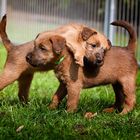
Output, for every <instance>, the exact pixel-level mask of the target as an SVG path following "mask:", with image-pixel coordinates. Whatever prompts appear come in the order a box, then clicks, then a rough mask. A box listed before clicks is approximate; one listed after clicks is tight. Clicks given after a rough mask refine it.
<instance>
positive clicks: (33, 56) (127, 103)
mask: <svg viewBox="0 0 140 140" xmlns="http://www.w3.org/2000/svg"><path fill="white" fill-rule="evenodd" d="M112 24H113V25H116V26H122V27H124V28H126V29H127V31H128V32H129V34H130V39H129V43H128V46H127V47H126V48H122V47H112V48H111V49H110V50H109V51H107V52H106V56H105V58H104V65H103V66H102V67H97V66H95V67H94V65H93V64H92V65H90V63H91V62H92V56H90V55H87V57H85V67H84V68H82V67H79V66H78V65H76V63H75V62H74V59H73V55H72V54H71V53H70V52H69V50H68V49H67V47H64V48H63V49H59V51H58V52H59V54H56V53H55V52H53V51H52V47H51V46H50V45H49V42H48V41H44V42H42V45H43V46H44V47H45V48H44V50H40V48H39V44H40V42H39V44H38V42H36V40H35V49H34V51H33V52H32V53H29V54H28V55H27V61H28V62H29V63H30V64H31V65H33V66H47V65H49V64H50V63H54V61H52V60H53V57H52V58H51V59H50V56H49V55H47V54H53V56H54V58H55V59H56V58H63V61H62V62H61V63H60V64H58V65H57V66H55V67H54V71H55V73H56V76H57V77H58V79H59V81H60V86H59V88H58V90H57V91H56V93H55V95H54V97H53V99H52V103H51V104H50V108H56V107H57V106H58V105H59V103H60V102H61V100H62V99H63V98H64V97H65V96H66V94H68V99H67V111H69V112H73V111H75V110H76V109H77V105H78V101H79V96H80V91H81V89H82V88H89V87H94V86H99V85H106V84H112V86H113V89H114V92H115V95H116V101H115V104H114V105H113V107H111V110H112V109H118V110H119V111H120V110H121V107H122V106H123V109H122V111H121V114H126V113H128V112H129V111H131V110H132V109H133V107H134V105H135V102H136V96H135V80H136V74H137V67H138V66H137V62H136V59H135V57H134V55H135V49H136V34H135V31H134V29H133V28H132V27H131V26H130V25H129V24H128V23H127V22H124V21H116V22H113V23H112ZM82 34H83V35H84V32H83V33H82ZM52 42H55V38H54V40H52ZM61 43H62V44H63V43H64V41H63V40H60V44H61ZM50 47H51V48H50ZM58 48H59V47H58ZM42 56H43V57H42ZM51 56H52V55H51ZM48 60H49V61H48ZM89 60H91V61H89Z"/></svg>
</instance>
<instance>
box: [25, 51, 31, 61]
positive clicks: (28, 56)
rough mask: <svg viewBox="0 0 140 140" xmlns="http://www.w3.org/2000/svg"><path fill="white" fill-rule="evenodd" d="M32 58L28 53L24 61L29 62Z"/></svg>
mask: <svg viewBox="0 0 140 140" xmlns="http://www.w3.org/2000/svg"><path fill="white" fill-rule="evenodd" d="M31 58H32V55H31V53H28V54H27V56H26V61H27V62H29V61H30V60H31Z"/></svg>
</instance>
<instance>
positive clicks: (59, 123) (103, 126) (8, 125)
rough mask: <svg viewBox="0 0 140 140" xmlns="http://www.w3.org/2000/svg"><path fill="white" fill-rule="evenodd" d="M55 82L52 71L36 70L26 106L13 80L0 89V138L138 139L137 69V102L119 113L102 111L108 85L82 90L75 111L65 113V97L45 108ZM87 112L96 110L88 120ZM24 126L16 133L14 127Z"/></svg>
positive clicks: (1, 55) (1, 56) (108, 100)
mask: <svg viewBox="0 0 140 140" xmlns="http://www.w3.org/2000/svg"><path fill="white" fill-rule="evenodd" d="M5 56H6V54H5V50H4V49H3V47H2V46H0V68H1V69H2V67H3V64H4V61H5ZM58 84H59V83H58V81H57V79H56V78H55V76H54V74H53V72H52V71H50V72H48V73H36V74H35V77H34V80H33V82H32V86H31V89H30V98H29V104H28V105H25V106H23V105H21V104H20V102H19V100H18V97H17V83H16V82H15V83H13V84H12V85H10V86H8V87H7V88H5V89H4V90H2V91H1V92H0V140H8V139H9V140H12V139H16V140H18V139H19V140H21V139H25V140H28V139H29V140H34V139H35V140H38V139H39V140H47V139H50V140H51V139H52V140H54V139H57V140H59V139H66V140H67V139H68V140H78V139H81V140H86V139H87V140H90V139H91V140H93V139H105V140H110V139H113V140H133V139H140V71H139V74H138V78H137V92H136V93H137V105H136V107H135V109H134V110H133V111H132V112H131V113H129V114H127V115H125V116H120V115H118V114H115V113H112V114H108V113H102V109H103V108H105V107H107V106H109V105H111V104H112V103H113V102H114V93H113V90H112V88H111V86H104V87H97V88H92V89H88V90H83V91H82V93H81V96H80V102H79V106H78V112H77V113H74V114H68V113H67V112H66V110H65V106H66V100H64V101H63V102H62V104H61V105H60V107H59V108H58V109H57V110H53V111H51V110H49V109H48V108H47V106H48V104H49V102H50V101H51V98H52V96H53V93H54V92H55V90H56V89H57V87H58ZM87 111H92V112H97V113H98V114H97V116H96V117H94V118H93V119H91V120H87V119H85V118H84V113H85V112H87ZM21 125H24V127H23V129H22V130H21V131H20V132H16V129H17V128H18V127H19V126H21Z"/></svg>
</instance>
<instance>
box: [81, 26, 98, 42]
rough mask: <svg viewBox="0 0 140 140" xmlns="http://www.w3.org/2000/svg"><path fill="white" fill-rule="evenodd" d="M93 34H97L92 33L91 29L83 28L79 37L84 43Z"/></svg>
mask: <svg viewBox="0 0 140 140" xmlns="http://www.w3.org/2000/svg"><path fill="white" fill-rule="evenodd" d="M93 34H97V32H96V31H93V30H92V29H90V28H88V27H83V30H82V32H81V36H82V38H83V40H84V41H86V40H87V39H89V38H90V37H91V36H92V35H93Z"/></svg>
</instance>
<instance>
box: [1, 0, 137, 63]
mask: <svg viewBox="0 0 140 140" xmlns="http://www.w3.org/2000/svg"><path fill="white" fill-rule="evenodd" d="M6 2H7V4H6ZM139 7H140V0H117V1H116V0H0V16H2V15H4V14H5V12H6V11H7V15H8V34H10V38H11V39H12V40H13V41H14V42H19V43H21V42H25V41H29V40H32V39H34V38H35V36H36V35H37V34H38V33H39V32H42V31H45V30H50V29H53V28H55V27H57V26H60V25H62V24H66V23H69V22H79V23H83V24H86V25H88V26H91V27H94V28H96V29H97V30H99V31H100V32H104V34H105V35H106V36H108V37H109V39H110V40H111V41H112V44H114V45H121V46H124V45H126V44H127V42H128V38H129V37H128V33H127V32H126V30H124V29H122V28H118V27H117V28H116V27H113V26H112V27H111V26H110V25H109V23H110V22H112V21H113V20H120V19H122V20H126V21H128V22H129V23H131V24H132V25H133V26H134V28H135V29H136V31H137V35H138V47H137V60H138V61H139V62H140V8H139ZM6 8H7V10H6Z"/></svg>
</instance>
